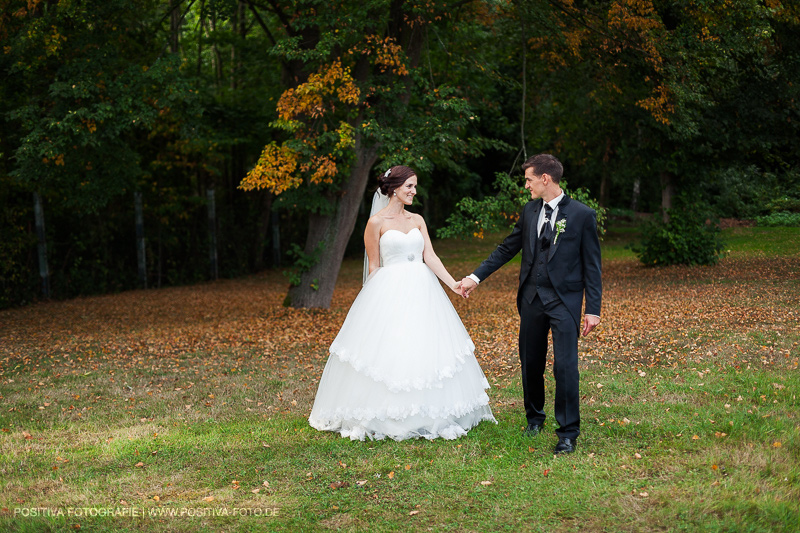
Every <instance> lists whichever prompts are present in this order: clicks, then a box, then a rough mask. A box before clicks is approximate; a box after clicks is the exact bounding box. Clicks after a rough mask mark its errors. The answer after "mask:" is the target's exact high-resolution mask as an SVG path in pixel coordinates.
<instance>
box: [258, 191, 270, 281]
mask: <svg viewBox="0 0 800 533" xmlns="http://www.w3.org/2000/svg"><path fill="white" fill-rule="evenodd" d="M259 195H260V196H261V209H260V210H259V213H258V220H257V221H256V241H255V243H254V246H253V258H254V262H253V270H255V271H256V272H259V271H261V270H264V266H265V263H264V245H265V243H266V242H267V231H268V230H269V222H270V219H271V218H272V217H271V215H272V198H273V196H272V193H271V192H269V191H267V190H263V191H261V192H260V193H259Z"/></svg>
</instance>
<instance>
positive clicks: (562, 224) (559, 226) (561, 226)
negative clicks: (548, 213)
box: [553, 218, 567, 244]
mask: <svg viewBox="0 0 800 533" xmlns="http://www.w3.org/2000/svg"><path fill="white" fill-rule="evenodd" d="M565 229H567V219H566V218H562V219H561V220H559V221H558V222H556V234H555V236H554V237H553V244H555V243H557V242H558V236H559V235H561V234H562V233H564V230H565Z"/></svg>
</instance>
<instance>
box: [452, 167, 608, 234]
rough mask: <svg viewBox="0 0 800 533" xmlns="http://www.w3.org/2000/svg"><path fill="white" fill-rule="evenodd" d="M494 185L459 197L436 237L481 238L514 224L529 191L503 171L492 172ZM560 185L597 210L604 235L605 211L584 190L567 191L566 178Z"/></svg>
mask: <svg viewBox="0 0 800 533" xmlns="http://www.w3.org/2000/svg"><path fill="white" fill-rule="evenodd" d="M494 187H495V189H496V190H497V194H495V195H494V196H487V197H485V198H483V199H482V200H476V199H474V198H471V197H466V198H463V199H461V200H460V201H459V202H458V203H457V204H456V207H455V211H453V213H452V214H451V215H450V216H449V217H448V218H447V225H446V226H445V227H443V228H440V229H439V230H438V231H437V232H436V235H437V236H438V237H439V238H440V239H448V238H450V239H453V238H462V239H463V238H470V237H478V238H483V236H484V234H486V233H496V232H505V231H508V230H509V229H511V228H513V227H514V224H515V223H516V222H517V219H518V218H519V213H520V211H521V210H522V208H523V207H524V206H525V204H527V203H528V201H529V200H530V193H529V192H528V191H527V190H526V189H525V188H523V187H520V185H519V183H518V181H517V180H515V179H514V178H513V177H511V175H509V174H508V173H505V172H497V173H496V174H495V182H494ZM561 188H562V189H563V190H564V192H565V193H566V194H568V195H569V196H571V197H572V198H574V199H575V200H578V201H579V202H582V203H584V204H586V205H587V206H589V207H591V208H592V209H594V210H595V212H596V213H597V231H598V233H599V234H600V236H601V237H602V235H604V234H605V231H606V230H605V221H606V210H605V208H603V207H600V205H599V204H598V203H597V200H595V199H594V198H592V197H591V196H590V195H589V193H588V191H586V190H585V189H582V188H579V189H576V190H574V191H570V190H569V189H568V188H567V182H566V180H563V179H562V180H561Z"/></svg>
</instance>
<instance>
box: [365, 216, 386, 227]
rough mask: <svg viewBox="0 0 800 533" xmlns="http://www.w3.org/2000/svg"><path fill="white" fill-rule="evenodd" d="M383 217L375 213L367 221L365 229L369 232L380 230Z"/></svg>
mask: <svg viewBox="0 0 800 533" xmlns="http://www.w3.org/2000/svg"><path fill="white" fill-rule="evenodd" d="M383 220H384V219H383V215H381V214H380V213H375V214H374V215H372V216H371V217H369V220H367V229H369V230H373V231H374V230H380V229H381V226H383Z"/></svg>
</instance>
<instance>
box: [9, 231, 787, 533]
mask: <svg viewBox="0 0 800 533" xmlns="http://www.w3.org/2000/svg"><path fill="white" fill-rule="evenodd" d="M632 234H633V232H631V231H630V230H623V229H621V230H620V231H617V232H614V231H611V232H609V234H608V235H607V237H606V239H605V240H604V242H603V246H604V308H603V322H602V323H601V325H600V326H599V327H598V329H597V330H596V331H595V332H594V333H593V334H592V335H590V336H589V337H586V338H584V339H582V340H581V345H580V353H581V372H582V375H581V377H582V380H581V389H582V413H583V425H582V435H581V437H580V438H579V439H578V448H577V451H576V453H574V454H572V455H569V456H563V457H561V456H560V457H554V456H553V454H552V449H553V446H554V445H555V442H556V437H555V435H554V433H553V432H552V430H553V429H554V427H553V426H552V425H548V426H547V428H546V429H547V431H545V432H544V433H543V434H541V435H539V436H537V437H535V438H527V437H524V436H523V435H522V432H521V429H522V427H523V426H524V423H525V419H524V413H523V409H522V406H521V397H522V391H521V387H520V384H519V378H518V366H519V363H518V359H517V351H516V350H517V349H516V329H517V315H516V310H515V307H514V294H515V288H516V276H517V267H516V266H515V265H509V266H507V267H505V268H503V269H501V270H500V271H498V272H497V273H496V274H495V275H494V276H492V277H491V278H489V279H487V280H486V281H485V282H484V283H482V284H481V287H480V288H479V289H478V291H476V293H475V294H474V295H473V297H471V298H470V299H469V300H466V301H464V300H461V299H458V298H456V297H453V303H454V305H455V306H456V309H457V310H458V312H459V314H460V315H461V317H462V319H463V320H464V323H465V325H466V327H467V329H468V330H469V331H470V334H471V335H472V337H473V340H474V341H475V343H476V355H477V356H478V359H479V361H480V363H481V365H482V367H483V368H484V370H485V372H486V374H487V377H488V378H489V381H490V383H491V384H492V389H491V390H490V391H489V395H490V397H491V400H492V402H491V406H492V409H493V411H494V413H495V416H496V417H497V420H498V422H499V424H497V425H494V424H490V423H485V422H484V423H482V424H481V425H480V426H478V427H477V428H475V429H474V430H472V431H470V433H469V434H468V436H466V437H464V438H461V439H459V440H456V441H442V440H437V441H433V442H428V441H425V440H417V441H405V442H394V441H375V442H371V441H367V442H351V441H349V440H345V439H342V438H340V437H338V436H337V435H333V434H329V433H320V432H317V431H315V430H313V429H311V428H310V427H309V426H308V423H307V421H306V418H307V416H308V413H309V412H310V410H311V404H312V401H313V396H314V393H315V390H316V384H317V380H318V379H319V376H320V375H321V373H322V368H323V367H324V364H325V361H326V358H327V347H328V345H329V344H330V342H331V341H332V340H333V337H334V336H335V335H336V332H337V331H338V328H339V326H340V325H341V323H342V321H343V320H344V317H345V315H346V313H347V309H348V308H349V306H350V304H351V303H352V301H353V299H354V298H355V296H356V294H357V293H358V290H359V287H360V279H361V270H360V269H361V262H360V261H359V260H352V261H346V262H345V265H344V266H343V269H342V272H341V275H340V278H339V283H338V285H337V290H336V293H335V296H334V302H333V305H332V307H331V309H329V310H295V309H287V308H284V307H282V305H281V302H282V301H283V297H284V296H285V289H286V282H285V278H284V277H283V276H282V275H281V273H280V272H266V273H264V274H261V275H258V276H252V277H248V278H243V279H238V280H223V281H218V282H215V283H207V284H202V285H197V286H193V287H177V288H169V289H161V290H149V291H133V292H127V293H122V294H117V295H110V296H99V297H91V298H79V299H75V300H70V301H65V302H46V303H40V304H35V305H31V306H29V307H25V308H21V309H14V310H6V311H0V430H2V431H0V530H2V531H37V532H38V531H80V530H84V531H141V530H146V531H148V532H161V531H165V532H166V531H306V530H312V531H314V530H320V531H323V530H345V531H350V530H375V531H405V530H414V531H416V530H430V531H598V532H599V531H604V532H605V531H609V532H616V531H715V532H727V531H729V532H739V531H753V532H757V531H764V532H767V531H769V532H772V531H786V532H789V531H797V530H798V524H800V503H799V502H800V408H799V407H800V402H798V399H797V394H798V391H800V371H799V369H798V364H799V363H800V347H799V345H800V322H799V321H800V230H798V228H732V229H728V230H725V232H724V238H725V240H726V242H727V248H728V249H729V252H728V253H727V255H726V257H725V258H723V259H722V261H721V262H720V264H719V265H716V266H713V267H669V268H661V269H651V268H644V267H641V266H640V265H638V264H637V262H636V260H635V258H634V257H633V255H632V254H631V252H630V251H629V250H628V249H627V248H626V245H627V244H628V243H629V242H630V238H631V235H632ZM496 239H497V236H492V237H490V238H487V239H486V240H484V241H474V242H463V241H441V242H438V243H436V245H437V252H438V253H439V255H440V256H441V257H442V258H443V260H444V262H445V264H446V265H447V266H448V267H449V268H450V270H451V272H452V273H453V274H454V275H455V276H456V277H459V276H462V275H464V274H465V273H468V272H469V271H471V270H472V268H474V267H475V266H476V264H477V262H478V261H480V260H481V259H482V258H484V257H485V256H486V255H487V253H488V251H489V250H491V248H492V247H493V245H494V244H496V242H497V240H496ZM552 390H553V382H552V376H551V375H549V376H548V407H550V405H549V404H551V403H552ZM552 423H553V422H552V419H549V420H548V424H552Z"/></svg>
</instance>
